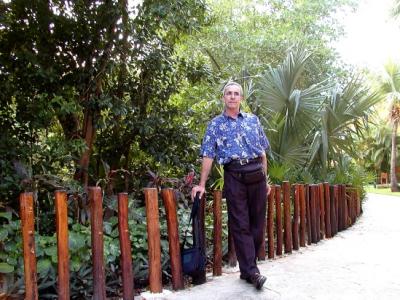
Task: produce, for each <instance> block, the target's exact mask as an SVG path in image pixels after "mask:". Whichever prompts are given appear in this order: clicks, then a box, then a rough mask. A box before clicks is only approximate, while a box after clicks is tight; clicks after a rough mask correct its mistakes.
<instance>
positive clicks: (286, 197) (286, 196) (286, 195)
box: [282, 181, 293, 253]
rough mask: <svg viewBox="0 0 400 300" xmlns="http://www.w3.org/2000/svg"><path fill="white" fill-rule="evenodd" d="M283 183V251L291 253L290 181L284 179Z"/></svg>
mask: <svg viewBox="0 0 400 300" xmlns="http://www.w3.org/2000/svg"><path fill="white" fill-rule="evenodd" d="M282 185H283V211H284V214H283V222H284V224H285V253H292V248H293V245H292V221H291V218H290V183H289V182H288V181H284V182H283V183H282Z"/></svg>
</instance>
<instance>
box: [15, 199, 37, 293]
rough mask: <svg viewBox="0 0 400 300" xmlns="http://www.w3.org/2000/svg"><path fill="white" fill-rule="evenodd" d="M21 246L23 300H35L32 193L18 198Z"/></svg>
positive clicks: (35, 277) (35, 274)
mask: <svg viewBox="0 0 400 300" xmlns="http://www.w3.org/2000/svg"><path fill="white" fill-rule="evenodd" d="M19 202H20V214H21V231H22V245H23V253H24V275H25V300H37V299H38V288H37V273H36V254H35V253H36V251H35V228H34V224H35V215H34V212H33V193H21V194H20V196H19Z"/></svg>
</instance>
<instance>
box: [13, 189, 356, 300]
mask: <svg viewBox="0 0 400 300" xmlns="http://www.w3.org/2000/svg"><path fill="white" fill-rule="evenodd" d="M88 192H89V200H90V203H91V209H92V211H91V234H92V239H91V240H92V263H93V284H94V289H93V291H94V294H93V299H100V300H102V299H106V288H105V274H104V258H103V209H102V191H101V189H100V188H99V187H91V188H89V190H88ZM144 195H145V202H146V218H147V232H148V257H149V289H150V292H153V293H159V292H161V291H162V281H161V274H162V273H161V272H162V270H161V246H160V227H159V209H158V191H157V189H155V188H146V189H144ZM161 195H162V200H163V204H164V206H165V210H166V216H167V228H168V238H169V254H170V262H171V273H172V287H173V289H174V290H179V289H182V288H184V282H183V274H182V266H181V260H180V244H179V234H178V232H179V231H178V219H177V208H176V200H175V198H174V191H173V190H172V189H164V190H162V193H161ZM213 198H214V201H213V217H214V229H213V236H214V238H213V260H212V262H213V263H212V267H213V275H214V276H220V275H221V274H222V271H221V269H222V209H221V205H222V192H221V191H214V192H213ZM266 201H267V216H266V222H265V227H266V228H265V231H264V234H266V237H265V238H264V243H263V245H262V247H261V249H260V251H259V252H258V253H259V254H258V259H260V260H264V259H265V258H266V254H267V255H268V258H269V259H272V258H275V257H276V256H280V255H282V251H283V250H284V252H285V253H291V252H292V251H293V250H298V249H299V248H300V247H306V243H307V244H308V245H310V244H312V243H318V242H319V241H320V240H321V239H324V238H331V237H333V236H335V235H336V234H337V233H338V232H339V231H341V230H344V229H346V228H348V227H349V226H351V225H352V224H354V222H356V220H357V217H358V216H360V214H361V211H362V209H361V201H360V197H359V195H358V193H357V190H356V189H354V188H349V187H346V186H345V185H333V186H332V185H329V184H328V183H320V184H310V185H304V184H294V185H290V184H289V182H283V184H282V186H279V185H273V186H272V187H271V192H270V194H269V196H268V199H266ZM55 206H56V207H55V209H56V230H57V248H58V299H60V300H64V299H69V250H68V222H67V195H66V192H65V191H57V192H55ZM20 207H21V227H22V237H23V253H24V272H25V273H24V274H25V290H26V292H25V299H27V300H33V299H38V289H37V272H36V255H35V239H34V208H33V194H32V193H23V194H21V196H20ZM127 216H128V195H127V194H126V193H120V194H118V219H119V220H118V221H119V223H118V229H119V239H120V247H121V259H120V262H121V270H122V287H123V299H133V296H134V280H133V276H134V274H133V272H132V270H133V269H132V255H131V244H130V240H129V229H128V217H127ZM204 217H205V199H204V198H203V199H202V200H201V205H200V220H201V227H203V229H204ZM203 233H204V230H203ZM200 238H202V239H203V240H204V239H205V235H203V236H201V237H200ZM228 240H229V241H228V244H229V246H228V259H229V264H230V265H234V264H235V263H236V255H235V250H234V247H233V244H232V242H231V236H229V237H228ZM265 241H267V243H265ZM205 275H206V274H205V273H204V274H199V275H198V276H197V277H196V278H193V282H194V283H202V282H204V281H205V278H206V277H205Z"/></svg>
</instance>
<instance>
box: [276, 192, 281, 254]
mask: <svg viewBox="0 0 400 300" xmlns="http://www.w3.org/2000/svg"><path fill="white" fill-rule="evenodd" d="M275 209H276V255H282V206H281V187H280V186H279V185H276V186H275Z"/></svg>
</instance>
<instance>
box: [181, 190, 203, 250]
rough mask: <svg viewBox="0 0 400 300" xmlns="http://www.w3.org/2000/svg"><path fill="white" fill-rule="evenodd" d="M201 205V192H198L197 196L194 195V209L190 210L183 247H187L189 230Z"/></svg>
mask: <svg viewBox="0 0 400 300" xmlns="http://www.w3.org/2000/svg"><path fill="white" fill-rule="evenodd" d="M199 207H200V192H197V193H196V196H195V197H194V202H193V206H192V210H191V212H190V217H189V223H188V224H187V228H186V230H185V235H184V236H183V241H182V247H181V248H182V249H183V248H184V247H185V244H186V238H187V234H188V231H189V229H190V225H191V224H192V221H193V220H194V218H196V217H197V213H198V211H199ZM193 244H195V241H193Z"/></svg>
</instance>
